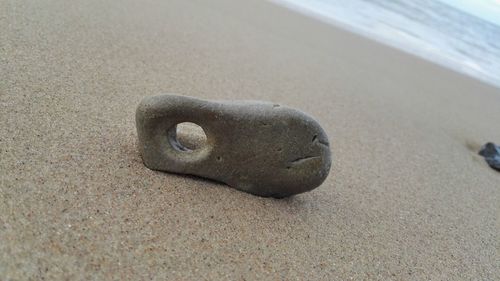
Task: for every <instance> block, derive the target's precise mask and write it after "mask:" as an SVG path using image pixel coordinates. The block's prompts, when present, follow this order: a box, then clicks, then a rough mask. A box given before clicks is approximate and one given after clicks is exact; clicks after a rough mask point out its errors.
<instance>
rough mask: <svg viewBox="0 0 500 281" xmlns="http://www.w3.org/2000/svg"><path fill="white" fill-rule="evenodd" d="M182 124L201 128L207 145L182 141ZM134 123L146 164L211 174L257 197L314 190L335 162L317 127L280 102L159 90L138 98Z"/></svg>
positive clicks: (150, 166) (159, 167)
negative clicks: (214, 98)
mask: <svg viewBox="0 0 500 281" xmlns="http://www.w3.org/2000/svg"><path fill="white" fill-rule="evenodd" d="M183 122H192V123H195V124H198V125H199V126H201V127H202V128H203V130H204V131H205V133H206V136H207V141H206V144H205V145H204V146H203V147H201V148H199V149H196V150H191V149H189V148H187V147H185V146H183V145H182V144H181V143H180V142H179V140H178V139H177V136H176V125H177V124H180V123H183ZM136 126H137V132H138V136H139V150H140V153H141V155H142V158H143V161H144V164H145V165H146V166H147V167H148V168H150V169H153V170H160V171H167V172H173V173H180V174H190V175H196V176H200V177H204V178H209V179H212V180H216V181H220V182H224V183H227V184H228V185H230V186H232V187H234V188H236V189H239V190H242V191H245V192H248V193H252V194H255V195H259V196H265V197H276V198H282V197H287V196H290V195H294V194H298V193H302V192H306V191H310V190H312V189H314V188H316V187H318V186H319V185H320V184H321V183H322V182H323V181H324V180H325V179H326V177H327V175H328V173H329V170H330V166H331V155H330V148H329V143H328V138H327V136H326V133H325V132H324V130H323V129H322V128H321V127H320V125H319V124H318V123H317V122H316V121H315V120H314V119H313V118H311V117H309V116H308V115H306V114H304V113H302V112H300V111H298V110H295V109H292V108H289V107H285V106H281V105H278V104H273V103H267V102H259V101H242V102H212V101H205V100H201V99H196V98H191V97H185V96H177V95H159V96H153V97H147V98H145V99H144V100H142V102H141V103H140V104H139V106H138V108H137V111H136Z"/></svg>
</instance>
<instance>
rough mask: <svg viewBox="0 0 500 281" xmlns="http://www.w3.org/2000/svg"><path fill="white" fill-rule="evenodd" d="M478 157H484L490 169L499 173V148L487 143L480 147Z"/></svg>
mask: <svg viewBox="0 0 500 281" xmlns="http://www.w3.org/2000/svg"><path fill="white" fill-rule="evenodd" d="M479 155H481V156H483V157H484V160H486V163H488V165H490V167H491V168H493V169H495V170H497V171H500V146H498V145H496V144H494V143H492V142H489V143H487V144H485V145H483V147H481V150H480V151H479Z"/></svg>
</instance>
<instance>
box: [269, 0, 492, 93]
mask: <svg viewBox="0 0 500 281" xmlns="http://www.w3.org/2000/svg"><path fill="white" fill-rule="evenodd" d="M270 2H271V3H273V4H275V5H277V6H280V7H285V8H287V9H289V10H291V11H294V12H296V13H297V14H300V15H303V16H306V17H310V18H313V19H315V20H317V21H320V22H323V23H326V24H328V25H331V26H333V27H334V28H338V29H342V30H345V31H347V32H352V33H354V34H358V35H360V36H362V37H364V38H366V39H369V40H373V41H375V42H377V43H379V44H382V45H384V46H386V47H389V48H393V49H395V50H398V51H402V52H404V53H405V54H408V55H412V56H415V57H417V58H419V59H423V60H425V61H428V62H431V63H433V64H436V65H439V66H442V67H445V68H446V69H448V70H452V71H454V72H457V73H460V74H464V75H466V76H469V77H472V78H474V79H477V80H479V81H481V82H483V83H486V84H488V85H491V86H494V87H496V88H500V78H497V77H495V76H493V75H490V74H489V73H487V72H486V70H477V69H476V68H477V67H479V66H478V65H469V64H468V63H474V62H470V61H469V62H467V63H465V62H460V61H458V60H457V58H451V57H450V56H449V55H447V54H440V53H439V52H438V51H437V50H434V51H433V52H431V51H425V50H423V49H422V48H419V47H415V46H414V44H412V43H410V42H408V41H405V42H403V41H401V42H397V41H395V40H392V41H391V40H390V39H389V38H383V37H382V36H381V35H379V34H376V33H370V32H368V31H366V30H363V29H362V28H359V27H356V26H353V25H350V24H347V23H344V22H342V21H340V20H337V19H335V18H333V17H329V16H325V15H321V14H319V13H317V12H315V11H313V10H311V9H307V8H304V7H300V6H297V5H294V4H292V3H289V2H286V1H283V0H270ZM398 31H399V30H398ZM399 32H401V31H399ZM421 43H425V44H427V42H425V41H422V42H419V43H418V44H421ZM415 44H416V43H415ZM485 77H486V78H485Z"/></svg>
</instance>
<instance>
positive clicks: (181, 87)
mask: <svg viewBox="0 0 500 281" xmlns="http://www.w3.org/2000/svg"><path fill="white" fill-rule="evenodd" d="M0 26H1V30H0V121H1V126H0V279H2V280H150V279H152V280H166V279H169V280H498V279H500V266H499V260H500V255H499V249H500V242H499V241H500V237H499V233H500V223H499V218H500V215H499V214H500V204H499V202H500V188H499V186H500V173H498V172H496V171H494V170H492V169H490V168H489V167H488V166H487V164H486V163H485V162H484V160H483V159H482V158H481V157H480V156H479V155H477V151H478V150H479V148H480V146H481V145H482V144H484V143H485V142H487V141H493V142H497V143H498V142H500V130H498V122H499V120H500V89H498V88H494V87H493V86H490V85H487V84H484V83H482V82H479V81H476V80H474V79H472V78H469V77H467V76H464V75H462V74H458V73H455V72H453V71H450V70H448V69H444V68H442V67H440V66H437V65H435V64H432V63H430V62H427V61H423V60H421V59H419V58H416V57H414V56H411V55H408V54H406V53H403V52H401V51H398V50H395V49H392V48H389V47H386V46H383V45H380V44H379V43H375V42H372V41H370V40H368V39H365V38H362V37H360V36H358V35H355V34H352V33H349V32H347V31H343V30H341V29H338V28H335V27H332V26H330V25H327V24H324V23H321V22H319V21H316V20H315V19H312V18H308V17H305V16H302V15H299V14H296V13H294V12H292V11H289V10H287V9H285V8H283V7H280V6H276V5H274V4H272V3H268V2H263V1H257V0H249V1H231V0H213V1H183V0H172V1H157V0H151V1H128V0H127V1H114V2H112V3H111V2H105V1H85V2H83V1H78V2H71V3H70V2H68V1H1V2H0ZM159 93H177V94H183V95H189V96H195V97H199V98H203V99H235V100H236V99H238V100H239V99H245V100H266V101H272V102H277V103H281V104H285V105H288V106H291V107H295V108H298V109H300V110H302V111H304V112H307V113H308V114H310V115H312V116H314V117H315V118H316V119H317V120H318V121H319V122H320V123H321V124H322V126H323V127H324V129H325V131H326V132H327V134H328V135H329V138H330V144H331V149H332V154H333V166H332V170H331V172H330V175H329V177H328V178H327V180H326V181H325V182H324V183H323V185H322V186H320V187H319V188H317V189H315V190H313V191H312V192H308V193H304V194H301V195H298V196H295V197H292V198H287V199H283V200H276V199H268V198H260V197H256V196H252V195H249V194H246V193H243V192H240V191H237V190H235V189H233V188H229V187H227V186H225V185H222V184H217V183H213V182H209V181H204V180H202V179H197V178H193V177H183V176H179V175H172V174H168V173H162V172H155V171H151V170H149V169H147V168H146V167H145V166H144V165H143V163H142V161H141V158H140V155H139V153H138V150H137V147H136V145H137V133H136V129H135V119H134V118H135V109H136V106H137V105H138V103H139V102H140V100H141V99H142V98H143V97H145V96H150V95H156V94H159Z"/></svg>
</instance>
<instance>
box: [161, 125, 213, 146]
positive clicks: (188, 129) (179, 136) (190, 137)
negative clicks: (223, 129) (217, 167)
mask: <svg viewBox="0 0 500 281" xmlns="http://www.w3.org/2000/svg"><path fill="white" fill-rule="evenodd" d="M168 140H169V142H170V144H171V145H172V146H173V147H174V148H175V149H177V150H179V151H186V152H190V151H193V150H198V149H201V148H202V147H203V146H205V145H206V143H207V135H206V134H205V131H203V128H202V127H200V126H198V125H196V124H195V123H191V122H183V123H179V124H177V125H176V126H174V127H173V128H172V129H170V131H169V132H168Z"/></svg>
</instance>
